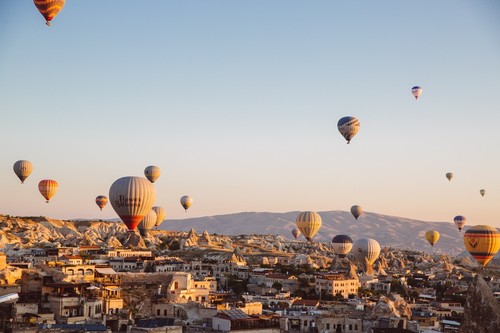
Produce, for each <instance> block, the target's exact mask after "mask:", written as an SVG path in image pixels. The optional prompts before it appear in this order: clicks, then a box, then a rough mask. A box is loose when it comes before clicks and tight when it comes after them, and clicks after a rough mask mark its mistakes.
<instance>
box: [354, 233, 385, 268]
mask: <svg viewBox="0 0 500 333" xmlns="http://www.w3.org/2000/svg"><path fill="white" fill-rule="evenodd" d="M352 253H353V254H354V258H356V260H358V261H359V262H360V263H363V264H364V263H365V259H366V261H368V263H369V264H370V265H372V264H373V263H374V262H375V260H377V258H378V256H379V255H380V244H379V243H378V242H377V241H376V240H375V239H371V238H361V239H356V241H354V243H353V244H352Z"/></svg>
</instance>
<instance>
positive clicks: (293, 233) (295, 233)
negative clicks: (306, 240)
mask: <svg viewBox="0 0 500 333" xmlns="http://www.w3.org/2000/svg"><path fill="white" fill-rule="evenodd" d="M300 234H301V232H300V230H299V229H297V228H293V229H292V235H293V237H294V238H295V239H297V238H299V236H300Z"/></svg>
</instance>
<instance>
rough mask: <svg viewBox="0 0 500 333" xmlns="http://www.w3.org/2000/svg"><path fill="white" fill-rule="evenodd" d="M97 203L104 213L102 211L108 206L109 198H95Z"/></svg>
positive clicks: (102, 196) (99, 196)
mask: <svg viewBox="0 0 500 333" xmlns="http://www.w3.org/2000/svg"><path fill="white" fill-rule="evenodd" d="M95 203H96V204H97V206H99V208H100V209H101V211H102V209H103V208H104V207H105V206H106V205H107V204H108V197H107V196H105V195H98V196H97V198H95Z"/></svg>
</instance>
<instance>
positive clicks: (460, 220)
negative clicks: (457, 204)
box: [453, 215, 467, 231]
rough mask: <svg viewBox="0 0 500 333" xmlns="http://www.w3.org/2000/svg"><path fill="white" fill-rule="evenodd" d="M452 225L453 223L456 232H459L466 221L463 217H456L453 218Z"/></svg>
mask: <svg viewBox="0 0 500 333" xmlns="http://www.w3.org/2000/svg"><path fill="white" fill-rule="evenodd" d="M453 223H455V225H456V226H457V228H458V230H459V231H460V230H462V228H463V227H464V225H465V224H466V223H467V219H466V218H465V216H462V215H457V216H455V218H453Z"/></svg>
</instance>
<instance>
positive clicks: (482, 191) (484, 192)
mask: <svg viewBox="0 0 500 333" xmlns="http://www.w3.org/2000/svg"><path fill="white" fill-rule="evenodd" d="M479 194H481V196H482V197H484V195H485V194H486V190H484V189H481V190H480V191H479Z"/></svg>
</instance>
